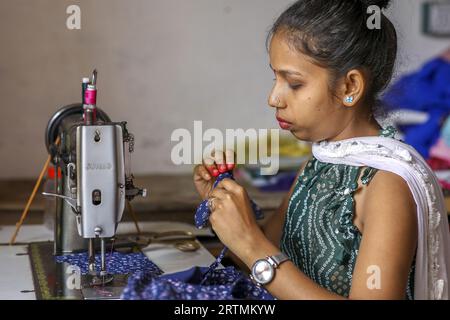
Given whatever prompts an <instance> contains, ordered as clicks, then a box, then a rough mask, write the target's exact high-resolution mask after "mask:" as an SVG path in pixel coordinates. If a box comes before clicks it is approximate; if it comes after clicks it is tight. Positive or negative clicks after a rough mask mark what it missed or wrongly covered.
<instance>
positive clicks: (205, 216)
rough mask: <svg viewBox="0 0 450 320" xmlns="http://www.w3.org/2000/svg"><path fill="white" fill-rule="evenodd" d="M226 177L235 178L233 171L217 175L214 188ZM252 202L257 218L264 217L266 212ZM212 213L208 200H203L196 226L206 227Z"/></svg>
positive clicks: (197, 215) (197, 213) (198, 209)
mask: <svg viewBox="0 0 450 320" xmlns="http://www.w3.org/2000/svg"><path fill="white" fill-rule="evenodd" d="M224 179H232V180H234V177H233V174H232V173H231V172H225V173H222V174H220V175H219V176H218V177H217V180H216V181H215V182H214V185H213V189H215V188H216V187H217V185H218V184H219V183H220V182H221V181H222V180H224ZM250 204H251V206H252V209H253V212H254V213H255V217H256V219H258V220H259V219H263V218H264V214H263V212H262V210H261V208H259V207H258V205H257V204H256V203H255V202H254V201H253V200H250ZM210 215H211V210H210V209H209V206H208V200H205V201H203V202H202V203H201V204H200V205H199V206H198V208H197V212H196V213H195V226H196V227H197V228H199V229H201V228H204V227H206V225H207V224H208V220H209V216H210Z"/></svg>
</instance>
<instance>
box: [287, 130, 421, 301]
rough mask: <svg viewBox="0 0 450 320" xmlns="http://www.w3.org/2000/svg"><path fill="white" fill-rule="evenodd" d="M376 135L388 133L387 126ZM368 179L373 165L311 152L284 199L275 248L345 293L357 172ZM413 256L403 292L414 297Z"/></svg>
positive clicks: (356, 235) (355, 234) (352, 255)
mask: <svg viewBox="0 0 450 320" xmlns="http://www.w3.org/2000/svg"><path fill="white" fill-rule="evenodd" d="M380 135H381V136H384V137H394V135H395V129H394V128H392V127H388V128H387V129H384V130H381V131H380ZM361 170H364V172H363V175H362V177H361V182H362V183H363V184H364V185H368V184H369V183H370V181H371V179H372V178H373V176H374V175H375V174H376V172H377V171H378V170H376V169H374V168H369V167H356V166H350V165H342V164H331V163H323V162H320V161H318V160H317V159H316V158H315V157H313V158H312V159H311V160H310V161H309V162H308V164H307V165H306V167H305V169H304V171H303V173H302V174H301V175H300V176H299V178H298V180H297V182H296V185H295V188H294V191H293V193H292V197H291V199H290V201H289V206H288V210H287V215H286V220H285V223H284V228H283V235H282V239H281V250H282V251H283V252H284V253H285V254H286V255H287V256H288V257H289V258H290V259H291V260H292V262H293V263H294V264H295V265H296V266H297V267H298V268H299V269H300V270H301V271H302V272H303V273H305V274H306V275H307V276H308V277H309V278H311V279H312V280H314V281H315V282H316V283H317V284H319V285H320V286H322V287H323V288H325V289H328V290H329V291H331V292H334V293H336V294H339V295H341V296H344V297H348V296H349V293H350V288H351V283H352V275H353V270H354V268H355V263H356V258H357V256H358V250H359V246H360V244H361V238H362V235H361V233H360V232H359V230H358V228H357V227H356V226H355V225H354V224H353V215H354V200H353V193H354V192H355V191H356V190H357V188H358V178H359V176H360V172H361ZM414 266H415V262H413V264H412V267H411V271H410V275H409V280H408V285H407V289H406V293H405V298H407V299H410V300H411V299H413V297H414V292H413V289H414Z"/></svg>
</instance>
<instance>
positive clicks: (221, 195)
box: [209, 179, 264, 259]
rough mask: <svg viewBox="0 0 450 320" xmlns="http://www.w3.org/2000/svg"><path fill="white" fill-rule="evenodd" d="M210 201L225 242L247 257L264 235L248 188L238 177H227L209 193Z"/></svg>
mask: <svg viewBox="0 0 450 320" xmlns="http://www.w3.org/2000/svg"><path fill="white" fill-rule="evenodd" d="M209 204H210V207H212V208H210V209H211V215H210V217H209V221H210V223H211V226H212V228H213V230H214V231H215V232H216V234H217V236H218V237H219V239H220V240H221V241H222V243H223V244H224V245H226V246H227V247H228V248H230V250H231V251H232V252H233V253H234V254H235V255H237V256H238V257H239V258H241V259H243V258H244V257H245V256H246V255H247V254H248V253H249V251H251V250H252V248H253V246H255V245H256V244H257V243H258V241H259V240H262V239H263V238H264V234H263V232H262V230H261V229H260V227H259V226H258V224H257V223H256V219H255V214H254V212H253V209H252V206H251V204H250V199H249V197H248V194H247V191H246V190H245V189H244V188H243V187H242V186H240V185H239V184H237V183H236V182H235V181H234V180H231V179H224V180H222V181H221V182H220V183H219V184H218V185H217V187H216V188H215V189H214V190H213V191H211V193H210V194H209Z"/></svg>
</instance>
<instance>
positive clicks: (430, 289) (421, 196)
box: [312, 136, 450, 300]
mask: <svg viewBox="0 0 450 320" xmlns="http://www.w3.org/2000/svg"><path fill="white" fill-rule="evenodd" d="M312 151H313V155H314V156H315V157H316V158H317V159H318V160H319V161H321V162H326V163H334V164H346V165H352V166H368V167H372V168H376V169H379V170H384V171H389V172H393V173H395V174H397V175H399V176H401V177H402V178H403V179H404V180H405V181H406V182H407V184H408V186H409V188H410V190H411V192H412V194H413V196H414V200H415V202H416V204H417V218H418V245H417V255H416V269H415V277H414V299H417V300H426V299H437V300H440V299H447V300H448V299H449V295H450V293H449V283H448V281H449V277H450V236H449V224H448V219H447V209H446V206H445V202H444V196H443V193H442V189H441V187H440V185H439V182H438V180H437V178H436V175H435V174H434V172H433V171H432V170H431V169H430V167H429V166H428V164H427V163H426V162H425V160H424V159H423V158H422V157H421V156H420V154H419V153H418V152H417V151H416V150H415V149H414V148H412V147H411V146H409V145H407V144H405V143H403V142H401V141H398V140H396V139H393V138H387V137H381V136H378V137H359V138H354V139H347V140H343V141H338V142H328V141H322V142H319V143H314V144H313V148H312Z"/></svg>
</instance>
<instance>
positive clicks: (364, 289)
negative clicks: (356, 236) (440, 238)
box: [210, 172, 417, 300]
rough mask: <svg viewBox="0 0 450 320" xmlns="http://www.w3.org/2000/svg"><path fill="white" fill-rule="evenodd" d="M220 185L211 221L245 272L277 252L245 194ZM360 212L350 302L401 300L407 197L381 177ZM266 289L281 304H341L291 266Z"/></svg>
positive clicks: (409, 253) (408, 233) (409, 221)
mask: <svg viewBox="0 0 450 320" xmlns="http://www.w3.org/2000/svg"><path fill="white" fill-rule="evenodd" d="M220 186H221V187H220V188H219V190H217V191H215V196H217V197H218V203H217V209H216V210H214V212H213V214H212V215H211V219H210V221H211V224H212V227H213V229H214V230H215V231H216V233H217V235H218V236H219V238H220V239H221V240H222V242H223V243H224V244H225V245H227V246H229V247H230V249H231V250H232V251H233V252H234V253H235V254H236V255H237V256H238V257H239V258H240V259H241V260H242V261H243V262H244V263H245V264H246V265H247V266H248V267H249V268H251V266H252V265H253V263H254V262H255V261H256V260H258V259H261V258H264V257H266V256H270V255H274V254H277V253H279V251H280V250H279V248H278V247H277V246H275V245H274V244H273V243H272V242H271V241H270V240H269V239H268V238H267V237H266V236H265V235H264V234H263V232H262V231H261V229H260V228H259V227H258V225H257V224H256V222H255V220H254V217H253V215H252V212H251V208H250V205H249V203H248V196H247V194H246V192H245V190H244V189H243V188H242V187H241V186H239V185H238V184H236V182H234V181H231V180H224V181H223V182H222V183H221V184H220ZM220 189H222V190H220ZM363 208H364V219H363V221H364V234H363V239H362V243H361V247H360V250H359V253H358V258H357V263H356V267H355V270H354V273H353V280H352V288H351V293H350V297H349V298H350V299H404V298H405V292H406V284H407V277H408V274H409V270H410V267H411V263H412V259H413V256H414V253H415V248H416V243H417V223H416V219H417V218H416V216H415V210H416V209H415V202H414V199H413V197H412V195H411V192H410V190H409V188H408V186H407V185H406V183H405V182H404V181H403V179H401V178H400V177H398V176H396V175H394V174H390V173H384V172H383V173H381V172H379V173H378V174H377V175H376V177H374V179H373V180H372V182H371V184H370V189H369V188H368V190H367V198H366V199H365V201H364V206H363ZM373 267H375V268H377V270H379V271H380V273H379V276H380V283H381V286H380V288H372V283H371V282H370V280H371V279H372V277H373V276H374V275H373V273H368V271H371V270H373ZM368 282H370V283H368ZM368 284H369V285H368ZM266 288H267V289H268V290H269V291H270V293H271V294H272V295H274V296H275V297H277V298H279V299H296V300H310V299H344V297H342V296H339V295H337V294H334V293H332V292H329V291H328V290H326V289H324V288H322V287H320V286H319V285H318V284H316V283H315V282H314V281H313V280H311V279H310V278H308V277H307V276H306V275H305V274H304V273H302V272H301V271H300V270H299V269H298V268H297V267H296V266H295V265H294V264H293V263H292V262H290V261H287V262H285V263H283V264H282V265H281V266H280V267H279V268H278V269H277V271H276V275H275V278H274V280H273V281H272V282H271V283H270V284H268V285H267V286H266Z"/></svg>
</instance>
